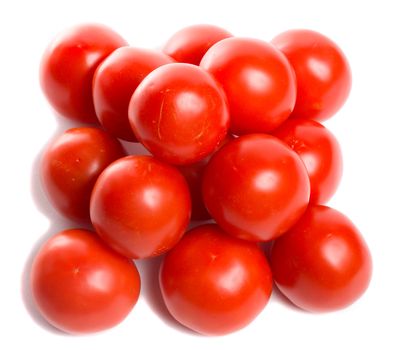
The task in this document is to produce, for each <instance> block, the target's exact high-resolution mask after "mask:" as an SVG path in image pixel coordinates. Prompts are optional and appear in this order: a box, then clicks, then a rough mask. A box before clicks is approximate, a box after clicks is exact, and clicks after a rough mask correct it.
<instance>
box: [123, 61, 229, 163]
mask: <svg viewBox="0 0 399 350" xmlns="http://www.w3.org/2000/svg"><path fill="white" fill-rule="evenodd" d="M129 120H130V125H131V127H132V129H133V131H134V133H135V135H136V137H137V138H138V140H139V141H140V142H141V143H142V144H143V145H144V146H145V147H146V148H147V149H148V150H149V151H150V152H151V153H152V154H153V155H155V156H156V157H157V158H159V159H161V160H163V161H165V162H167V163H171V164H176V165H180V164H190V163H195V162H197V161H199V160H201V159H202V158H205V157H206V156H207V155H209V154H211V153H212V152H213V151H214V150H215V148H216V147H217V146H218V145H219V143H220V142H221V141H222V140H223V139H224V138H225V137H226V134H227V130H228V127H229V122H230V118H229V113H228V108H227V104H226V100H225V96H224V93H223V90H222V89H221V88H220V86H219V84H218V83H217V82H216V81H215V80H214V79H213V78H212V76H211V75H210V74H208V73H206V72H205V71H204V70H202V69H201V68H199V67H197V66H194V65H191V64H186V63H171V64H168V65H165V66H162V67H159V68H157V69H155V70H154V71H153V72H151V73H150V74H149V75H148V76H147V77H146V78H145V79H144V80H143V81H142V83H141V84H140V85H139V86H138V88H137V89H136V91H135V92H134V94H133V96H132V99H131V101H130V105H129Z"/></svg>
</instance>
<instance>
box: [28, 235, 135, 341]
mask: <svg viewBox="0 0 399 350" xmlns="http://www.w3.org/2000/svg"><path fill="white" fill-rule="evenodd" d="M31 288H32V293H33V297H34V300H35V302H36V305H37V307H38V309H39V311H40V313H41V314H42V315H43V316H44V318H45V319H46V320H47V321H48V322H49V323H51V324H52V325H53V326H55V327H57V328H59V329H61V330H63V331H65V332H68V333H90V332H97V331H102V330H105V329H107V328H110V327H113V326H115V325H117V324H118V323H120V322H121V321H122V320H123V319H124V318H125V317H126V316H127V315H128V314H129V312H130V311H131V310H132V308H133V307H134V305H135V304H136V301H137V299H138V297H139V293H140V276H139V273H138V271H137V269H136V266H135V264H134V262H133V261H130V260H128V259H126V258H124V257H122V256H120V255H119V254H117V253H115V252H114V251H112V250H111V249H110V248H108V247H107V246H106V245H105V244H104V243H103V242H102V241H101V240H100V239H99V238H98V237H97V235H96V234H95V233H94V232H91V231H87V230H78V229H75V230H66V231H62V232H59V233H57V234H56V235H55V236H53V237H51V238H50V239H49V240H48V241H47V242H46V243H45V244H44V245H43V246H42V247H41V249H40V250H39V252H38V253H37V255H36V257H35V259H34V261H33V265H32V271H31Z"/></svg>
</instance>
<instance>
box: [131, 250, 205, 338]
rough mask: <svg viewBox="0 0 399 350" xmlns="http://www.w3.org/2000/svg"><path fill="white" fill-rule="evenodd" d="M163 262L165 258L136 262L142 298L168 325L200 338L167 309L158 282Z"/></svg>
mask: <svg viewBox="0 0 399 350" xmlns="http://www.w3.org/2000/svg"><path fill="white" fill-rule="evenodd" d="M162 260H163V256H159V257H155V258H148V259H142V260H136V261H135V263H136V265H137V268H138V269H139V271H140V276H141V293H140V297H141V298H144V300H145V301H146V303H147V305H148V306H149V307H150V309H151V310H152V311H153V312H155V313H156V314H157V315H158V316H159V318H160V319H161V320H162V321H163V322H164V323H165V324H166V325H168V326H170V327H172V328H175V329H177V330H179V331H181V332H184V333H187V334H190V335H196V336H200V334H198V333H196V332H194V331H192V330H191V329H189V328H187V327H185V326H183V325H182V324H180V323H179V322H177V321H176V320H175V319H174V318H173V316H172V315H171V314H170V312H169V311H168V309H167V308H166V305H165V303H164V301H163V297H162V293H161V289H160V287H159V281H158V274H159V268H160V266H161V263H162Z"/></svg>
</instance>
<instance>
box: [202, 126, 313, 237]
mask: <svg viewBox="0 0 399 350" xmlns="http://www.w3.org/2000/svg"><path fill="white" fill-rule="evenodd" d="M202 193H203V198H204V203H205V206H206V208H207V209H208V211H209V213H210V214H211V216H212V217H213V218H214V219H215V221H216V222H217V223H218V224H219V225H220V226H221V227H222V228H223V229H224V230H225V231H226V232H227V233H230V234H232V235H233V236H236V237H238V238H242V239H247V240H253V241H268V240H271V239H274V238H276V237H277V236H279V235H281V234H283V233H284V232H286V231H287V230H288V229H289V228H290V227H291V226H292V225H293V224H294V223H295V222H296V221H297V220H298V219H299V218H300V217H301V215H302V214H303V213H304V212H305V210H306V207H307V205H308V202H309V193H310V185H309V176H308V174H307V172H306V168H305V166H304V164H303V162H302V161H301V159H300V158H299V156H298V155H297V154H296V153H295V152H294V151H293V150H292V149H290V148H289V147H288V146H287V145H286V144H284V143H283V142H282V141H280V140H279V139H277V138H276V137H273V136H270V135H265V134H251V135H245V136H241V137H239V138H238V139H236V140H234V141H231V142H229V143H228V144H226V145H225V146H224V147H222V148H221V149H220V150H219V151H218V152H216V153H215V154H214V155H213V156H212V158H211V160H210V162H209V163H208V166H207V167H206V169H205V172H204V175H203V183H202Z"/></svg>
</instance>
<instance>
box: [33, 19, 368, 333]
mask: <svg viewBox="0 0 399 350" xmlns="http://www.w3.org/2000/svg"><path fill="white" fill-rule="evenodd" d="M40 78H41V86H42V89H43V91H44V94H45V96H46V97H47V99H48V101H49V103H50V104H51V106H52V107H53V108H54V109H55V111H56V112H58V113H59V114H61V115H63V116H64V117H67V118H70V119H73V120H76V121H78V122H81V123H82V122H83V123H89V124H96V125H95V126H87V127H77V128H73V129H70V130H67V131H66V132H64V133H63V134H62V135H60V136H59V137H58V138H57V139H56V140H54V141H53V142H52V143H51V144H50V145H49V146H48V148H47V149H46V150H45V152H44V155H43V160H42V164H41V169H40V171H41V175H42V180H43V181H42V182H43V187H44V190H45V192H46V193H47V196H48V198H49V200H50V201H51V202H52V204H53V205H54V207H56V208H57V209H58V210H59V211H60V212H61V213H62V214H64V215H65V216H67V217H69V218H72V219H73V220H75V221H76V223H77V225H78V224H79V223H84V222H86V223H87V222H90V223H91V224H92V227H93V231H88V230H84V229H71V230H65V231H62V232H60V233H58V234H55V235H54V236H53V237H52V238H50V239H49V240H48V241H47V242H46V243H45V244H44V245H43V246H42V248H41V249H40V251H39V252H38V254H37V256H36V257H35V260H34V263H33V266H32V273H31V283H32V292H33V296H34V299H35V302H36V304H37V307H38V309H39V310H40V312H41V313H42V314H43V316H44V317H45V318H46V319H47V320H48V321H49V322H50V323H51V324H53V325H54V326H55V327H58V328H60V329H62V330H64V331H66V332H70V333H85V332H94V331H100V330H104V329H107V328H109V327H112V326H114V325H116V324H117V323H119V322H120V321H122V320H123V319H124V318H125V317H126V316H127V314H128V313H129V312H130V311H131V309H132V308H133V307H134V305H135V303H136V301H137V299H138V297H139V292H140V276H139V273H138V271H137V269H136V267H135V264H134V262H133V259H142V258H151V257H154V256H158V255H161V254H164V253H166V254H165V256H164V259H163V262H162V265H161V268H160V271H159V284H160V288H161V292H162V296H163V299H164V301H165V304H166V306H167V308H168V310H169V311H170V313H171V315H172V316H173V317H174V318H175V319H176V320H177V321H178V322H180V323H182V324H183V325H185V326H187V327H188V328H190V329H192V330H195V331H197V332H199V333H202V334H207V335H219V334H226V333H229V332H232V331H235V330H237V329H240V328H242V327H244V326H246V325H247V324H249V323H250V322H251V321H252V320H253V319H254V318H255V317H256V316H257V315H258V314H259V313H260V312H261V311H262V310H263V309H264V307H265V306H266V304H267V302H268V300H269V297H270V295H271V291H272V284H273V281H274V282H275V284H276V285H277V287H278V288H279V290H280V291H281V292H282V293H283V294H284V295H285V296H286V297H287V298H288V299H289V300H290V301H291V302H292V303H294V304H295V305H297V306H298V307H300V308H302V309H305V310H309V311H315V312H320V311H331V310H337V309H340V308H343V307H346V306H348V305H349V304H351V303H353V302H354V301H355V300H356V299H357V298H358V297H359V296H360V295H361V294H362V293H363V292H364V291H365V289H366V288H367V286H368V283H369V280H370V277H371V257H370V253H369V251H368V248H367V245H366V243H365V242H364V240H363V238H362V237H361V235H360V233H359V232H358V230H357V229H356V227H355V226H354V225H353V224H352V222H351V221H350V220H349V219H348V218H347V217H346V216H344V215H343V214H341V213H340V212H338V211H337V210H334V209H332V208H329V207H327V206H323V205H322V204H323V203H326V202H327V201H328V200H329V199H330V197H331V196H332V195H333V194H334V192H335V191H336V189H337V186H338V183H339V180H340V177H341V172H342V157H341V151H340V148H339V145H338V143H337V141H336V139H335V138H334V136H333V135H332V134H331V133H330V132H329V131H328V130H327V129H326V128H325V127H324V126H323V125H321V124H320V123H319V122H318V121H322V120H325V119H327V118H329V117H331V116H332V115H333V114H334V113H335V112H337V110H338V109H339V108H340V107H341V106H342V105H343V103H344V102H345V100H346V98H347V96H348V94H349V91H350V86H351V74H350V68H349V66H348V63H347V60H346V58H345V56H344V55H343V53H342V51H341V50H340V49H339V48H338V47H337V45H336V44H335V43H334V42H332V41H331V40H330V39H328V38H327V37H325V36H323V35H321V34H319V33H317V32H314V31H309V30H291V31H287V32H285V33H283V34H280V35H278V36H277V37H276V38H275V39H273V40H272V42H271V43H268V42H265V41H262V40H256V39H250V38H240V37H234V36H232V35H231V34H230V33H228V32H227V31H225V30H223V29H221V28H218V27H215V26H210V25H198V26H191V27H188V28H184V29H182V30H181V31H179V32H177V33H176V34H175V35H173V36H172V37H171V38H170V40H169V41H168V42H167V43H166V45H165V46H164V47H163V50H162V51H155V50H147V49H140V48H135V47H130V46H128V45H127V43H126V41H125V40H124V39H123V38H121V37H120V36H119V35H118V34H116V33H115V32H113V31H112V30H111V29H109V28H107V27H104V26H102V25H81V26H77V27H74V28H72V29H70V30H68V31H66V32H64V33H62V34H61V35H59V36H58V37H57V38H56V39H55V40H54V41H53V42H52V43H51V44H50V46H49V47H48V49H47V50H46V52H45V54H44V57H43V60H42V65H41V71H40ZM118 138H119V139H123V140H127V141H131V142H140V143H142V144H143V145H144V147H145V148H146V149H147V150H149V151H150V152H151V154H152V155H153V156H143V155H127V154H126V151H125V150H124V148H123V147H122V145H121V143H120V141H119V140H118ZM190 219H191V220H195V221H197V222H198V221H199V220H202V221H205V220H210V219H213V220H214V222H215V223H212V224H209V223H208V224H203V223H202V225H199V226H197V227H195V228H194V229H192V230H190V231H188V232H186V230H187V227H188V225H189V223H190ZM260 242H272V244H271V245H268V249H266V250H267V252H265V247H264V246H263V245H261V244H260ZM266 256H267V257H266Z"/></svg>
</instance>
